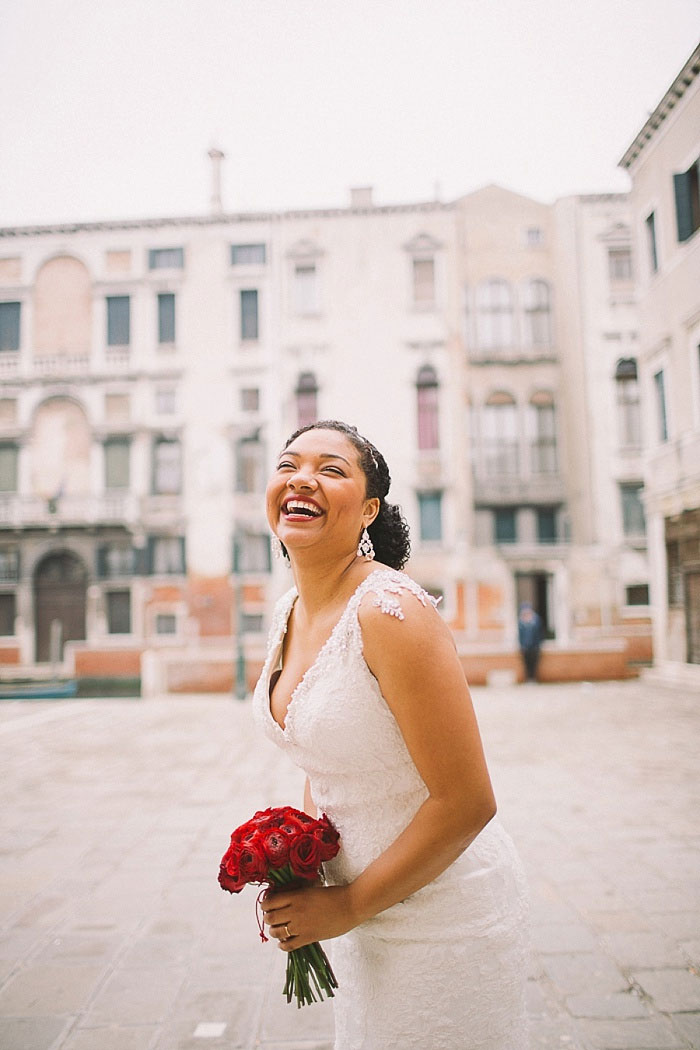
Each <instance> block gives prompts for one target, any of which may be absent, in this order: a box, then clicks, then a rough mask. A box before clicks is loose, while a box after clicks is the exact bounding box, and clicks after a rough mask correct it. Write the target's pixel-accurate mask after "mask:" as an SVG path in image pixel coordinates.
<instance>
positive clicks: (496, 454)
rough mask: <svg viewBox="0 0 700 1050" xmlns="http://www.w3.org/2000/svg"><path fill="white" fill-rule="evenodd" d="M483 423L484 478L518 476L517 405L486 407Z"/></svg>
mask: <svg viewBox="0 0 700 1050" xmlns="http://www.w3.org/2000/svg"><path fill="white" fill-rule="evenodd" d="M481 423H482V464H483V476H484V477H487V478H488V477H495V476H498V475H511V476H514V475H517V474H518V471H519V459H520V457H519V443H520V438H519V434H518V409H517V406H516V405H515V403H514V402H511V401H507V402H506V401H504V402H503V403H498V404H491V405H484V408H483V410H482V415H481Z"/></svg>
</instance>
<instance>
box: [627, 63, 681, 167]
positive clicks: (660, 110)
mask: <svg viewBox="0 0 700 1050" xmlns="http://www.w3.org/2000/svg"><path fill="white" fill-rule="evenodd" d="M699 73H700V44H698V46H697V47H696V48H695V50H694V51H693V53H692V55H691V56H690V58H689V59H688V61H687V62H686V64H685V65H684V66H683V68H682V70H681V71H680V73H679V74H678V76H677V77H676V79H675V80H674V81H673V83H672V84H671V86H670V88H669V89H668V91H667V92H666V94H665V95H664V97H663V98H662V99H661V101H660V102H659V104H658V106H657V107H656V109H655V110H654V112H653V113H651V114H650V115H649V118H648V120H647V121H646V123H645V125H644V127H643V128H642V129H641V131H640V132H639V134H638V135H637V136H636V138H635V139H634V141H633V142H632V143H631V145H630V146H628V147H627V149H626V150H625V152H624V154H623V155H622V157H621V159H620V160H619V161H618V165H617V166H618V168H625V169H628V168H630V167H631V166H632V164H633V163H634V162H635V160H636V159H637V157H638V156H639V154H640V153H641V152H642V150H643V149H644V147H645V146H646V144H647V143H648V142H649V141H650V139H652V138H653V136H654V133H655V132H656V130H657V128H659V127H660V126H661V124H662V123H663V122H664V120H665V119H666V117H667V116H668V115H669V114H670V113H671V111H672V110H673V108H674V107H675V106H676V105H677V103H678V102H679V101H680V100H681V99H682V97H683V95H684V94H685V92H686V91H687V89H688V88H689V87H690V85H691V84H692V83H693V81H694V80H695V78H696V77H697V76H698V74H699Z"/></svg>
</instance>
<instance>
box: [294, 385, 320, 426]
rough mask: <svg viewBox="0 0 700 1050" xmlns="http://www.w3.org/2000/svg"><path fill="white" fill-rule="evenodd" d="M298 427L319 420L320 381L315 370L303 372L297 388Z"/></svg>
mask: <svg viewBox="0 0 700 1050" xmlns="http://www.w3.org/2000/svg"><path fill="white" fill-rule="evenodd" d="M294 393H295V396H296V410H297V427H307V426H309V424H310V423H315V422H316V421H317V420H318V383H317V382H316V376H315V375H314V373H313V372H301V373H300V375H299V378H298V380H297V385H296V390H295V392H294Z"/></svg>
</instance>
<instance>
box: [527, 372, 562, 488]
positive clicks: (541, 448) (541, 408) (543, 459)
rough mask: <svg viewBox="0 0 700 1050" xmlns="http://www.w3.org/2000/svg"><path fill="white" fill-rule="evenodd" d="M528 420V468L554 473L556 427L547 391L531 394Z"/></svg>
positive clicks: (543, 472) (536, 472) (535, 472)
mask: <svg viewBox="0 0 700 1050" xmlns="http://www.w3.org/2000/svg"><path fill="white" fill-rule="evenodd" d="M528 418H529V422H530V469H531V470H532V473H533V474H556V472H557V428H556V415H555V411H554V399H553V397H552V395H551V394H550V393H548V392H547V391H541V392H539V393H537V394H534V395H533V396H532V399H531V401H530V404H529V406H528Z"/></svg>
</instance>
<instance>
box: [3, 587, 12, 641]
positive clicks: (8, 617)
mask: <svg viewBox="0 0 700 1050" xmlns="http://www.w3.org/2000/svg"><path fill="white" fill-rule="evenodd" d="M15 616H16V600H15V595H14V593H13V592H12V591H11V592H10V593H9V594H0V635H3V637H8V636H11V635H14V633H15Z"/></svg>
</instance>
